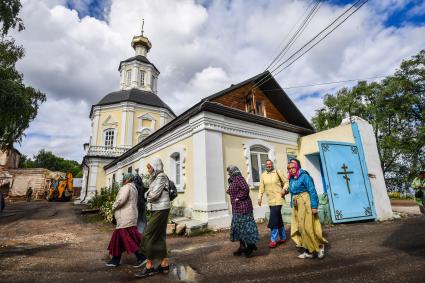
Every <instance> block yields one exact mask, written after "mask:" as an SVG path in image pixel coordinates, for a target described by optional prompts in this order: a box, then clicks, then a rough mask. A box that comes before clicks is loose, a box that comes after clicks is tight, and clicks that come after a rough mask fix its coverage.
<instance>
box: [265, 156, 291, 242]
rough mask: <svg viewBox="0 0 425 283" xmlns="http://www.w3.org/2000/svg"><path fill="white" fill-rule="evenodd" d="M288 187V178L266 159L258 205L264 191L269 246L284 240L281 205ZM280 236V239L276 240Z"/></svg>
mask: <svg viewBox="0 0 425 283" xmlns="http://www.w3.org/2000/svg"><path fill="white" fill-rule="evenodd" d="M287 189H288V180H287V179H286V178H285V177H284V176H282V173H280V172H279V171H278V170H277V169H275V168H274V166H273V162H272V161H271V160H267V161H266V171H265V172H264V173H263V174H261V177H260V191H259V194H258V205H259V206H261V202H262V198H263V194H264V192H265V193H266V195H267V199H268V201H269V207H270V218H269V223H268V225H267V227H268V228H269V229H270V230H271V231H270V242H269V248H275V247H276V246H277V244H278V243H279V244H282V243H284V242H285V241H286V233H285V226H284V225H283V220H282V212H281V210H282V205H283V202H284V198H283V197H284V196H285V193H286V191H287ZM278 238H280V240H278Z"/></svg>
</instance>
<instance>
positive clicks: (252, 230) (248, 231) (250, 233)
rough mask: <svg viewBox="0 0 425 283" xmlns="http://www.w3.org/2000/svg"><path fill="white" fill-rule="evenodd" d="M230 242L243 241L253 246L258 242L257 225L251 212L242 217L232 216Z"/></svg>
mask: <svg viewBox="0 0 425 283" xmlns="http://www.w3.org/2000/svg"><path fill="white" fill-rule="evenodd" d="M230 241H232V242H235V241H243V242H244V243H246V244H255V243H257V242H258V241H259V236H258V228H257V223H255V220H254V215H253V213H252V212H251V213H247V214H242V215H237V214H233V216H232V225H231V227H230Z"/></svg>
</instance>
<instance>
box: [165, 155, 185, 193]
mask: <svg viewBox="0 0 425 283" xmlns="http://www.w3.org/2000/svg"><path fill="white" fill-rule="evenodd" d="M168 156H169V163H168V165H169V166H168V177H169V178H170V180H171V181H173V182H174V184H176V188H177V191H178V192H180V193H183V192H184V190H185V188H186V182H185V181H186V180H185V175H186V171H185V164H186V157H185V149H184V148H178V149H176V150H173V151H172V152H171V153H170V154H169V155H168ZM176 156H179V161H178V163H177V161H176ZM178 164H179V165H180V174H179V178H180V184H177V183H176V176H177V175H176V168H177V165H178Z"/></svg>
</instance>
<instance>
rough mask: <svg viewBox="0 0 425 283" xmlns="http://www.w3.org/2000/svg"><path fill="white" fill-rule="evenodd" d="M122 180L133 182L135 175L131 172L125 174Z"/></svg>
mask: <svg viewBox="0 0 425 283" xmlns="http://www.w3.org/2000/svg"><path fill="white" fill-rule="evenodd" d="M122 180H123V182H125V181H127V182H128V183H131V182H133V180H134V175H133V174H131V173H127V174H124V176H123V177H122Z"/></svg>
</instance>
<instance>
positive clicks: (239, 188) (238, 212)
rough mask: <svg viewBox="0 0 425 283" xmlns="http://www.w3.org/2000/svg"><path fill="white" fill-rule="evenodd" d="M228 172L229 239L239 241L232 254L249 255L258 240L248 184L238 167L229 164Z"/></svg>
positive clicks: (254, 248)
mask: <svg viewBox="0 0 425 283" xmlns="http://www.w3.org/2000/svg"><path fill="white" fill-rule="evenodd" d="M227 173H228V174H229V188H228V189H227V193H228V194H229V195H230V203H231V204H232V225H231V228H230V240H231V241H232V242H235V241H239V248H238V249H237V250H236V251H235V252H234V253H233V255H242V254H245V256H246V257H250V256H251V254H252V252H253V251H254V250H257V246H256V245H255V244H256V243H257V242H258V240H259V236H258V229H257V224H256V223H255V220H254V214H253V208H252V202H251V198H250V197H249V186H248V184H247V183H246V181H245V179H244V177H242V174H241V172H240V171H239V169H238V167H236V166H234V165H230V166H229V167H227Z"/></svg>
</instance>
